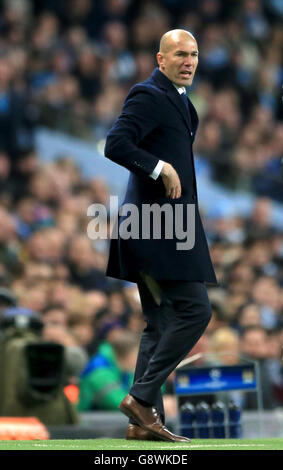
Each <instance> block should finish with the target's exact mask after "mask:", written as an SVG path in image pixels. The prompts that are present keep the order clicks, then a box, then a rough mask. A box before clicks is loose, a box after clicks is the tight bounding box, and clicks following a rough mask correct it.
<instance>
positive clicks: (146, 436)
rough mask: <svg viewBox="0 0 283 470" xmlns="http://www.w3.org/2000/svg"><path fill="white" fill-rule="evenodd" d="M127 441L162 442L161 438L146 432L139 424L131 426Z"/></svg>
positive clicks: (128, 428) (127, 433) (128, 429)
mask: <svg viewBox="0 0 283 470" xmlns="http://www.w3.org/2000/svg"><path fill="white" fill-rule="evenodd" d="M126 439H128V440H129V441H161V440H162V439H160V438H159V437H157V436H155V435H154V434H152V433H151V432H148V431H146V430H145V429H143V428H141V427H140V426H138V425H137V424H129V425H128V427H127V432H126Z"/></svg>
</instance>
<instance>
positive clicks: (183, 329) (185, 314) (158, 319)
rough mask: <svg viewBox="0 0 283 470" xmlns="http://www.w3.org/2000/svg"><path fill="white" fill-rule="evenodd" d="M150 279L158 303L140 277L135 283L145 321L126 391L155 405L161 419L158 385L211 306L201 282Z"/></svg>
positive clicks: (192, 341)
mask: <svg viewBox="0 0 283 470" xmlns="http://www.w3.org/2000/svg"><path fill="white" fill-rule="evenodd" d="M154 283H155V284H156V286H157V287H158V290H159V298H160V299H159V300H160V305H159V304H158V303H157V301H156V296H155V295H154V294H155V293H154V292H153V291H152V289H150V288H149V285H148V283H147V282H146V281H145V280H144V279H141V280H140V282H138V283H137V285H138V290H139V293H140V298H141V304H142V309H143V314H144V316H145V320H146V323H147V325H146V327H145V329H144V331H143V333H142V337H141V342H140V348H139V353H138V358H137V364H136V370H135V376H134V384H133V386H132V387H131V389H130V394H131V395H132V396H134V397H135V398H137V399H140V400H142V402H145V403H147V404H148V405H152V406H155V407H156V408H157V410H158V412H159V413H160V416H161V419H162V420H163V422H164V421H165V415H164V407H163V399H162V394H161V386H162V385H163V384H164V382H165V381H166V379H167V377H168V376H169V375H170V373H171V372H172V371H173V370H174V369H175V368H176V366H177V365H178V364H179V363H180V362H181V361H182V360H183V359H184V358H185V357H186V356H187V354H188V353H189V351H190V350H191V349H192V348H193V346H194V345H195V344H196V342H197V341H198V339H199V338H200V337H201V335H202V334H203V332H204V330H205V329H206V327H207V325H208V323H209V321H210V318H211V306H210V302H209V299H208V295H207V290H206V287H205V285H204V283H202V282H190V281H158V282H157V281H154ZM130 422H133V421H131V420H130Z"/></svg>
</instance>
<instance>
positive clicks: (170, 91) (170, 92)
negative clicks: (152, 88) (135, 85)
mask: <svg viewBox="0 0 283 470" xmlns="http://www.w3.org/2000/svg"><path fill="white" fill-rule="evenodd" d="M151 78H152V80H153V81H154V82H155V83H157V85H158V86H159V88H162V89H163V90H165V91H166V94H167V96H168V98H169V99H170V101H171V102H172V103H173V104H174V106H175V107H176V108H177V110H178V111H179V112H180V113H181V115H182V117H183V119H184V120H185V122H186V124H187V126H188V128H189V129H190V130H191V131H192V132H193V133H195V132H196V129H197V127H198V115H197V112H196V109H195V107H194V105H193V103H192V102H191V100H190V99H189V109H190V116H191V122H190V120H189V116H188V112H187V109H186V106H185V104H184V102H183V100H182V98H181V96H180V94H179V93H178V90H177V89H176V88H175V87H174V85H173V83H172V82H171V81H170V80H169V78H167V77H166V75H164V73H162V72H160V70H159V68H158V67H156V69H155V70H154V71H153V73H152V74H151Z"/></svg>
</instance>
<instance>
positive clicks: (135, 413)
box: [119, 395, 190, 442]
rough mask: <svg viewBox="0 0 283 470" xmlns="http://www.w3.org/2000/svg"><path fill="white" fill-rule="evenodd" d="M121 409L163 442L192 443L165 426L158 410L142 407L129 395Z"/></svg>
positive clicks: (120, 406) (121, 404) (122, 403)
mask: <svg viewBox="0 0 283 470" xmlns="http://www.w3.org/2000/svg"><path fill="white" fill-rule="evenodd" d="M119 409H120V410H121V411H122V413H124V414H125V415H126V416H128V418H131V419H132V420H134V421H135V422H136V423H137V424H139V425H140V426H141V427H142V428H143V429H144V430H145V431H148V432H150V433H151V434H153V435H154V436H156V437H158V438H159V439H161V440H162V441H167V442H190V439H188V438H187V437H182V436H176V435H175V434H173V433H172V432H171V431H169V429H167V428H166V426H164V424H163V423H162V421H161V419H160V416H159V415H158V413H157V410H156V408H154V407H146V406H142V405H140V404H139V403H138V402H137V400H136V399H135V398H134V397H132V395H127V396H126V397H125V398H124V400H122V402H121V403H120V405H119Z"/></svg>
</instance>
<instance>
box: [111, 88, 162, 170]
mask: <svg viewBox="0 0 283 470" xmlns="http://www.w3.org/2000/svg"><path fill="white" fill-rule="evenodd" d="M159 122H160V118H159V113H158V104H157V97H156V93H154V92H153V91H152V90H151V89H150V88H149V87H145V86H139V85H136V86H135V87H134V88H132V90H131V91H130V93H129V95H128V97H127V98H126V101H125V103H124V106H123V110H122V113H121V115H120V116H119V118H118V119H117V121H116V122H115V124H114V126H113V127H112V129H111V130H110V132H109V133H108V135H107V139H106V145H105V156H106V157H107V158H109V159H110V160H112V161H114V162H115V163H118V164H119V165H122V166H124V167H125V168H127V169H128V170H130V171H132V172H133V173H136V174H138V175H143V176H149V175H150V174H151V173H152V172H153V170H154V168H155V167H156V165H157V163H158V162H159V158H158V157H157V156H156V155H153V154H151V153H150V152H148V151H146V150H144V149H142V148H141V146H139V144H140V142H141V141H142V140H143V139H144V138H145V137H146V136H147V135H148V134H150V133H151V132H152V131H153V130H154V129H155V128H157V127H158V125H159Z"/></svg>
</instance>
